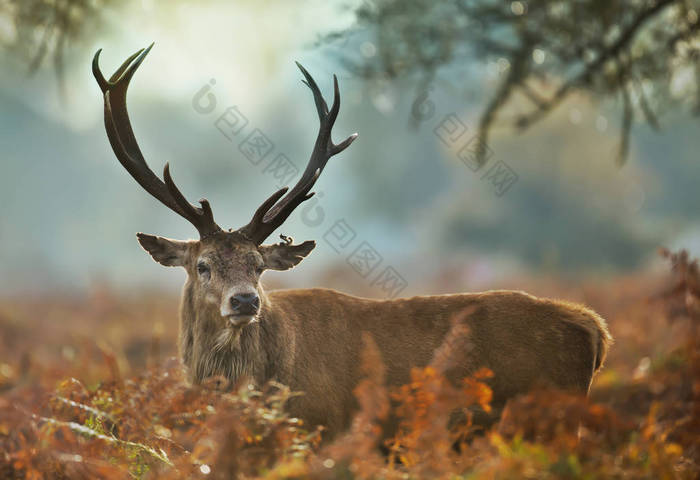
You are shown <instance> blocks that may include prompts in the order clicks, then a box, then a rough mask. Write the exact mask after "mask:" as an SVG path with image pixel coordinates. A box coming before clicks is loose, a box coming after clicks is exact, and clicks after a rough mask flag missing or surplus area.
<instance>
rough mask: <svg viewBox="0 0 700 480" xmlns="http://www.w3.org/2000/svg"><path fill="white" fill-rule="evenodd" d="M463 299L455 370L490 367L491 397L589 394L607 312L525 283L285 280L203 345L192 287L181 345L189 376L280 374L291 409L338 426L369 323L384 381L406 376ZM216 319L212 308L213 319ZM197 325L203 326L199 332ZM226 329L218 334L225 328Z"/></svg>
mask: <svg viewBox="0 0 700 480" xmlns="http://www.w3.org/2000/svg"><path fill="white" fill-rule="evenodd" d="M465 309H469V310H470V311H471V313H470V314H469V315H468V316H467V317H466V318H465V322H466V323H467V325H468V327H469V332H470V333H469V338H468V339H465V340H466V341H464V342H462V343H460V345H462V346H464V345H466V346H467V348H465V349H463V350H462V351H457V352H454V354H455V355H456V358H455V363H456V366H455V368H454V369H452V370H450V372H449V374H450V376H451V377H453V379H455V380H458V379H459V378H463V377H465V376H468V375H470V374H472V373H474V371H476V370H477V369H478V368H480V367H488V368H489V369H491V370H492V371H493V372H494V377H493V380H492V382H491V387H492V388H493V391H494V398H493V405H492V406H493V407H494V410H495V412H498V411H500V409H501V408H502V406H503V405H504V404H505V402H506V400H508V399H509V398H512V397H513V396H515V395H517V394H519V393H522V392H526V391H528V390H529V389H530V388H532V387H533V386H535V385H539V384H542V385H551V386H556V387H559V388H564V389H567V390H571V391H575V392H579V393H582V394H586V393H587V392H588V388H589V386H590V384H591V379H592V377H593V374H594V373H595V371H596V370H598V369H599V368H600V366H601V364H602V362H603V360H604V358H605V355H606V352H607V348H608V343H609V336H608V333H607V330H606V327H605V323H604V322H603V320H602V319H601V318H600V317H598V315H596V314H595V313H594V312H592V311H590V310H587V309H585V308H583V307H580V306H577V305H574V304H568V303H563V302H557V301H552V300H546V299H539V298H536V297H533V296H531V295H528V294H526V293H523V292H515V291H489V292H484V293H476V294H455V295H440V296H426V297H413V298H405V299H397V300H385V301H382V300H370V299H365V298H358V297H353V296H350V295H344V294H342V293H339V292H336V291H334V290H328V289H303V290H278V291H272V292H270V293H269V294H268V295H267V298H266V299H265V301H264V302H263V307H262V309H261V313H260V319H259V322H256V323H253V324H251V325H249V326H246V327H245V328H244V329H243V330H242V331H241V333H240V336H239V337H236V338H234V337H231V338H229V339H228V341H229V342H230V343H228V344H227V345H226V346H223V345H221V344H217V343H216V342H217V338H216V336H215V335H211V334H209V333H207V332H203V333H202V335H201V336H199V338H201V339H202V340H203V344H202V345H201V346H198V345H196V344H195V343H193V342H192V341H190V336H189V334H188V332H193V331H195V330H196V329H197V326H198V325H203V324H206V323H207V321H206V320H203V319H202V318H201V316H200V315H201V312H199V311H198V310H197V309H195V308H192V304H191V302H189V301H188V300H187V293H185V297H184V301H183V304H182V311H181V315H182V331H181V333H180V334H181V342H180V347H181V354H182V358H183V359H184V363H185V365H186V367H187V369H188V375H189V378H190V380H191V381H193V382H195V383H197V382H200V381H202V380H204V379H206V378H208V377H210V376H215V375H223V376H225V377H227V378H229V379H231V380H233V381H235V380H237V379H238V378H239V375H245V376H249V377H251V378H252V379H253V380H254V381H255V382H256V383H257V384H258V385H262V384H264V383H266V382H268V381H270V380H274V381H277V382H280V383H283V384H285V385H288V386H289V387H290V388H291V389H292V390H294V391H300V392H303V393H304V394H303V395H302V396H301V397H298V398H295V399H294V400H293V401H292V403H291V405H290V410H291V413H292V414H293V415H295V416H298V417H300V418H303V419H305V420H306V421H307V423H309V424H311V425H315V424H320V425H324V426H326V427H327V429H328V432H327V433H328V435H329V436H333V435H335V434H336V433H338V432H339V431H342V430H343V429H345V428H346V427H347V426H348V425H349V422H350V420H351V418H352V414H353V412H354V411H355V409H356V403H355V397H354V394H353V390H354V388H355V386H356V385H357V383H358V381H359V380H360V379H361V378H362V373H361V371H360V363H361V362H360V354H361V351H362V348H363V342H362V338H361V337H362V333H363V332H367V333H369V334H370V335H371V337H372V339H373V340H374V342H375V344H376V345H377V347H378V349H379V351H380V353H381V356H382V361H383V362H384V364H385V366H386V371H387V376H386V381H387V384H388V385H392V386H398V385H403V384H406V383H408V382H409V381H410V376H409V375H410V369H411V368H412V367H423V366H426V365H428V364H429V363H431V361H432V360H433V356H434V353H435V351H436V350H438V348H440V347H441V346H442V345H443V342H444V341H445V337H446V335H447V334H448V332H449V331H450V328H451V326H452V322H453V320H454V318H455V317H457V316H459V314H460V313H461V312H463V311H464V310H465ZM214 322H216V319H212V322H211V323H214ZM195 336H196V335H195ZM219 340H220V339H219Z"/></svg>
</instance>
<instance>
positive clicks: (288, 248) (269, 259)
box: [259, 240, 316, 270]
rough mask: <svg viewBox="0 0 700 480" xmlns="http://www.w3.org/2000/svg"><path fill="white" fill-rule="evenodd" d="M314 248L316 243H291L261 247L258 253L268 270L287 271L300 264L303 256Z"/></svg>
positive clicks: (310, 241) (309, 241) (308, 241)
mask: <svg viewBox="0 0 700 480" xmlns="http://www.w3.org/2000/svg"><path fill="white" fill-rule="evenodd" d="M314 248H316V242H314V241H313V240H307V241H306V242H304V243H302V244H299V245H292V244H291V243H278V244H276V245H262V246H261V247H259V251H260V253H261V254H262V256H263V260H265V268H269V269H270V270H289V269H290V268H292V267H294V266H296V265H297V264H298V263H299V262H301V261H302V260H303V259H304V257H305V256H307V255H308V254H309V253H311V250H313V249H314Z"/></svg>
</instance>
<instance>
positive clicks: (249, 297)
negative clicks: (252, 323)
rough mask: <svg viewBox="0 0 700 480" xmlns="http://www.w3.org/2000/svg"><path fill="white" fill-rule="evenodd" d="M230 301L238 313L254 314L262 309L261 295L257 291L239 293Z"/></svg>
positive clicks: (232, 307) (235, 312)
mask: <svg viewBox="0 0 700 480" xmlns="http://www.w3.org/2000/svg"><path fill="white" fill-rule="evenodd" d="M229 301H230V302H231V309H232V310H233V312H234V314H236V315H254V314H256V313H258V310H259V309H260V297H258V295H257V294H256V293H237V294H236V295H233V296H232V297H231V299H230V300H229Z"/></svg>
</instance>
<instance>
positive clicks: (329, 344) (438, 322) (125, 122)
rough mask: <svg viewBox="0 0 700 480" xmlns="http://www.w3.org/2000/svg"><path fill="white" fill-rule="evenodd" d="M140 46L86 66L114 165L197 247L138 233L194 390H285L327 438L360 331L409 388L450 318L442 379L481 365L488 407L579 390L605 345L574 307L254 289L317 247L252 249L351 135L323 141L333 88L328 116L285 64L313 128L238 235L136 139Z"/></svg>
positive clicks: (343, 410) (333, 113) (504, 295)
mask: <svg viewBox="0 0 700 480" xmlns="http://www.w3.org/2000/svg"><path fill="white" fill-rule="evenodd" d="M151 47H152V45H151ZM151 47H149V48H148V49H146V50H141V51H139V52H137V53H136V54H134V55H132V56H131V57H129V58H128V59H127V60H126V61H125V62H124V63H123V64H122V66H121V67H120V68H119V69H117V71H116V72H115V73H114V74H113V75H112V77H111V78H110V79H109V80H107V79H105V78H104V76H103V75H102V72H101V71H100V68H99V66H98V60H99V53H100V52H99V51H98V52H97V54H96V55H95V57H94V59H93V65H92V67H93V74H94V76H95V79H96V80H97V83H98V85H99V86H100V89H101V90H102V92H103V94H104V107H105V108H104V113H105V129H106V131H107V136H108V137H109V141H110V144H111V145H112V149H113V150H114V153H115V155H116V156H117V159H118V160H119V162H120V163H121V164H122V165H123V166H124V168H125V169H126V170H127V171H128V172H129V174H130V175H131V176H132V177H133V178H134V179H135V180H136V181H137V182H138V183H139V185H141V186H142V187H143V188H144V189H145V190H146V191H147V192H148V193H150V194H151V195H152V196H153V197H155V198H156V199H157V200H159V201H160V202H161V203H163V204H164V205H165V206H167V207H168V208H170V209H171V210H172V211H174V212H175V213H177V214H178V215H180V216H182V217H183V218H185V219H186V220H187V221H189V222H190V223H191V224H192V225H193V226H194V227H195V228H196V229H197V231H198V232H199V234H200V239H199V240H189V241H180V240H172V239H168V238H163V237H158V236H154V235H147V234H143V233H139V234H137V237H138V241H139V243H140V244H141V246H142V247H143V248H144V249H145V250H146V251H147V252H148V253H149V254H150V255H151V257H153V259H154V260H155V261H157V262H158V263H160V264H162V265H165V266H178V267H183V268H184V269H185V270H186V272H187V282H186V284H185V288H184V293H183V297H182V304H181V313H180V340H179V341H180V353H181V356H182V360H183V363H184V365H185V366H186V367H187V370H188V375H189V377H190V379H191V380H192V381H193V382H195V383H198V382H201V381H203V380H204V379H206V378H208V377H211V376H214V375H223V376H225V377H226V378H228V379H230V380H232V381H236V380H238V379H240V378H242V377H249V378H251V379H253V380H254V381H256V382H257V383H258V384H259V385H262V384H264V383H266V382H267V381H269V380H275V381H277V382H280V383H283V384H286V385H288V386H289V387H290V388H292V389H293V390H295V391H301V392H303V393H304V395H303V396H301V397H296V398H294V399H292V403H291V405H290V409H291V411H292V413H293V414H294V415H296V416H299V417H301V418H304V419H306V421H307V422H308V423H310V424H323V425H325V426H326V427H327V428H328V429H329V430H330V432H331V434H334V433H337V432H338V431H340V430H342V429H343V428H344V427H346V426H347V425H348V422H349V420H350V417H351V414H352V411H353V410H354V408H355V398H354V396H353V389H354V387H355V385H356V384H357V382H358V381H359V379H360V371H359V369H358V368H359V365H360V352H361V350H362V347H363V342H362V335H363V332H367V333H368V334H369V335H370V336H371V338H372V340H373V341H374V343H375V344H376V345H377V347H378V349H379V352H380V354H381V356H382V361H383V362H384V364H385V366H386V381H387V383H388V384H389V385H401V384H404V383H406V382H408V381H409V379H410V377H409V375H410V370H411V368H412V367H422V366H425V365H428V364H429V363H431V362H432V361H433V360H434V358H433V357H434V356H435V354H436V352H437V351H440V352H442V351H445V348H444V347H445V346H446V342H448V340H450V338H451V337H449V335H448V332H451V328H452V325H453V323H452V322H453V321H454V320H455V319H456V318H460V317H461V318H462V320H461V321H463V322H464V323H465V324H466V325H464V326H465V327H466V329H467V331H468V333H466V334H465V336H466V338H460V339H458V340H459V341H458V342H456V343H455V345H454V348H452V349H451V351H450V354H451V357H452V358H451V359H450V367H449V369H447V370H446V371H445V373H446V374H447V376H448V378H450V379H451V380H453V381H458V380H459V379H461V378H463V377H465V376H467V375H469V374H470V373H472V372H474V371H475V370H476V369H478V368H480V367H488V368H489V369H491V370H492V371H493V373H494V377H493V379H492V382H491V384H492V388H493V391H494V402H493V403H494V406H495V407H496V410H498V409H499V408H501V407H502V406H503V405H504V403H505V401H506V400H507V399H509V398H511V397H513V396H515V395H517V394H519V393H523V392H525V391H527V390H528V389H529V388H531V387H532V386H533V385H535V384H537V383H543V384H549V385H553V386H556V387H560V388H564V389H570V390H575V391H578V392H581V393H584V394H585V393H586V392H587V391H588V388H589V386H590V383H591V378H592V376H593V374H594V373H595V371H597V370H598V369H599V368H600V366H601V364H602V362H603V359H604V358H605V354H606V351H607V348H608V344H609V343H610V340H611V339H610V335H609V334H608V332H607V329H606V326H605V322H604V321H603V320H602V319H601V318H600V317H598V316H597V315H596V314H595V313H594V312H592V311H590V310H587V309H585V308H583V307H580V306H577V305H573V304H568V303H565V302H558V301H553V300H544V299H538V298H535V297H532V296H530V295H527V294H525V293H521V292H509V291H492V292H484V293H477V294H458V295H443V296H432V297H414V298H407V299H399V300H387V301H378V300H368V299H363V298H357V297H352V296H349V295H343V294H341V293H338V292H335V291H333V290H325V289H309V290H286V291H284V290H283V291H273V292H270V293H266V292H265V291H264V290H263V288H262V286H261V284H260V276H261V275H262V274H263V272H264V271H265V270H288V269H290V268H292V267H294V266H295V265H296V264H298V263H299V262H301V261H302V260H303V259H304V257H306V256H307V255H308V254H309V253H310V252H311V251H312V250H313V249H314V247H315V245H316V244H315V242H313V241H305V242H302V243H301V244H293V241H292V239H291V238H289V237H285V236H284V235H281V238H282V242H280V243H278V244H274V245H263V242H264V241H265V240H266V239H267V238H268V237H269V236H270V235H271V234H272V232H274V231H275V230H277V229H278V228H279V227H280V226H281V225H282V224H283V223H284V221H285V220H286V219H287V217H289V215H290V214H291V213H292V211H293V210H294V209H295V208H296V207H297V206H299V205H300V204H301V203H302V202H304V201H306V200H308V199H309V198H311V196H312V195H313V193H312V192H311V189H312V188H313V186H314V184H315V183H316V180H317V179H318V178H319V175H320V174H321V172H322V171H323V169H324V168H325V166H326V163H327V162H328V160H329V159H330V158H331V157H332V156H334V155H336V154H338V153H340V152H342V151H343V150H344V149H345V148H347V147H348V146H349V145H350V144H351V143H352V142H353V141H354V140H355V138H356V137H357V134H353V135H351V136H350V137H348V138H347V139H345V140H344V141H342V142H340V143H339V144H335V143H333V141H332V138H331V130H332V128H333V124H334V123H335V120H336V118H337V115H338V111H339V109H340V93H339V89H338V82H337V79H336V78H335V76H334V78H333V80H334V82H333V83H334V98H333V104H332V105H331V107H330V108H328V105H327V104H326V101H325V100H324V98H323V96H322V95H321V92H320V90H319V88H318V86H317V85H316V82H315V81H314V79H313V78H312V77H311V75H310V74H309V73H308V72H307V71H306V70H305V69H304V68H303V67H302V66H301V65H298V64H297V65H298V66H299V68H300V70H301V72H302V74H303V75H304V78H305V80H304V83H305V84H306V85H307V86H308V87H309V88H310V89H311V92H312V94H313V97H314V103H315V105H316V110H317V113H318V117H319V122H320V126H319V133H318V137H317V139H316V143H315V145H314V148H313V151H312V153H311V158H310V160H309V162H308V164H307V166H306V169H305V170H304V172H303V174H302V175H301V178H300V179H299V181H298V182H297V183H296V184H295V185H294V187H293V188H292V189H291V190H288V189H287V188H283V189H281V190H279V191H277V192H276V193H274V194H273V195H271V196H270V197H269V198H268V199H267V200H265V201H264V202H263V203H262V204H261V205H260V207H259V208H258V209H257V211H256V212H255V213H254V215H253V218H252V219H251V221H250V222H249V223H248V224H247V225H245V226H244V227H242V228H239V229H237V230H232V229H231V230H228V231H224V230H222V229H221V227H219V225H217V224H216V222H215V221H214V216H213V213H212V209H211V207H210V205H209V202H207V201H206V200H205V199H202V200H200V201H199V203H200V206H195V205H193V204H191V203H190V202H189V201H187V199H186V198H185V196H184V195H183V194H182V192H180V190H179V189H178V188H177V186H176V185H175V182H174V181H173V179H172V177H171V176H170V170H169V166H168V164H167V163H166V164H165V168H164V171H163V178H164V180H161V179H160V178H159V177H158V176H157V175H156V174H155V173H154V172H153V171H152V170H151V169H150V168H149V166H148V164H147V163H146V161H145V159H144V158H143V155H142V153H141V151H140V149H139V147H138V143H137V142H136V138H135V136H134V133H133V130H132V128H131V123H130V121H129V116H128V113H127V108H126V92H127V88H128V86H129V82H130V81H131V78H132V77H133V75H134V73H135V72H136V69H137V68H138V67H139V65H141V63H142V62H143V60H144V59H145V57H146V55H147V54H148V52H149V51H150V49H151ZM465 312H468V313H465ZM453 340H455V339H453ZM448 346H450V345H448Z"/></svg>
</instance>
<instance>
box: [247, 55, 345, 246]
mask: <svg viewBox="0 0 700 480" xmlns="http://www.w3.org/2000/svg"><path fill="white" fill-rule="evenodd" d="M297 66H298V67H299V69H300V70H301V73H302V74H303V75H304V78H305V80H302V82H303V83H304V84H305V85H306V86H308V87H309V89H310V90H311V93H312V94H313V96H314V103H315V104H316V111H317V112H318V118H319V122H320V125H319V131H318V136H317V138H316V143H315V144H314V149H313V151H312V153H311V157H310V158H309V162H308V164H307V165H306V169H304V173H303V174H302V175H301V178H300V179H299V181H298V182H297V183H296V185H294V187H293V188H292V189H291V190H290V191H289V193H287V194H286V195H285V196H284V197H283V198H282V199H281V200H279V202H277V203H274V202H272V203H270V207H271V208H268V209H265V212H264V214H263V216H262V218H260V219H258V220H257V221H255V219H256V218H257V217H258V215H259V213H260V211H261V210H263V207H265V206H267V204H268V203H269V202H270V200H271V199H272V198H273V197H275V196H277V194H279V192H277V194H275V195H273V197H270V198H269V199H268V200H267V201H266V202H265V203H263V205H262V206H261V207H260V208H258V211H257V212H256V213H255V216H254V220H252V221H251V222H250V223H249V224H248V225H246V226H245V227H243V228H242V229H241V230H240V231H242V232H243V233H245V234H246V235H247V236H248V237H249V238H250V239H251V240H253V241H255V242H256V243H258V244H260V243H262V242H263V241H264V240H265V239H266V238H267V237H268V236H269V235H270V234H271V233H272V232H273V231H275V230H276V229H277V228H278V227H279V226H280V225H282V223H284V221H285V220H286V219H287V217H289V215H290V214H291V213H292V211H294V209H295V208H296V207H298V206H299V205H300V204H301V203H302V202H304V201H306V200H308V199H309V198H311V197H312V196H313V193H309V192H310V190H311V189H312V188H313V186H314V184H315V183H316V180H317V179H318V177H319V176H320V175H321V172H323V169H324V168H325V166H326V163H327V162H328V160H329V159H330V158H331V157H332V156H333V155H336V154H338V153H340V152H342V151H343V150H345V149H346V148H347V147H348V146H350V144H351V143H352V142H353V141H354V140H355V139H356V138H357V133H354V134H352V135H350V136H349V137H348V138H346V139H345V140H343V141H342V142H341V143H339V144H338V145H336V144H334V143H333V141H332V139H331V130H332V129H333V124H334V123H335V120H336V118H337V116H338V112H339V111H340V89H339V88H338V78H337V77H336V76H335V75H333V104H332V105H331V108H330V110H329V109H328V104H327V103H326V101H325V99H324V98H323V95H322V94H321V90H320V89H319V88H318V85H317V84H316V81H315V80H314V79H313V77H312V76H311V74H310V73H309V72H308V71H307V70H306V69H305V68H304V67H302V66H301V65H300V64H299V63H298V62H297ZM277 198H279V197H277Z"/></svg>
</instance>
